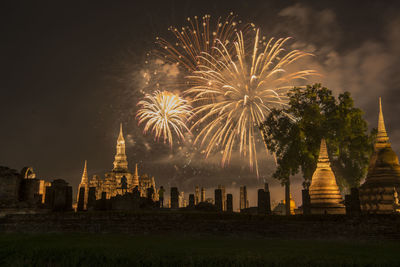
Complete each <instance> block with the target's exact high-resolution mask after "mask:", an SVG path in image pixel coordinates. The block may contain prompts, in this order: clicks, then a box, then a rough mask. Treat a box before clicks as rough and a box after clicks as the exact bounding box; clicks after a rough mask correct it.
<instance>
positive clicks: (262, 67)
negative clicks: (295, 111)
mask: <svg viewBox="0 0 400 267" xmlns="http://www.w3.org/2000/svg"><path fill="white" fill-rule="evenodd" d="M259 36H260V34H259V30H257V31H256V32H255V35H254V39H253V41H252V43H250V45H248V46H246V43H249V42H248V40H245V39H244V35H243V33H242V32H239V33H237V41H235V42H234V48H235V49H234V50H233V52H229V50H228V49H227V47H226V45H224V44H223V43H222V42H217V45H216V46H215V47H214V49H215V51H216V55H211V54H209V53H203V54H202V56H201V58H202V59H203V60H204V61H207V62H208V64H206V65H199V66H198V70H196V71H194V72H193V73H192V75H190V76H189V77H188V79H189V80H190V83H191V87H190V88H189V89H188V90H187V91H186V94H188V95H191V96H192V97H193V100H192V101H193V103H194V105H195V108H194V110H193V112H194V116H193V119H194V125H193V128H196V127H201V130H200V131H199V133H198V135H197V136H196V138H195V143H200V145H201V146H205V149H206V151H207V153H206V155H207V156H208V155H210V153H211V152H213V151H218V150H221V151H222V165H224V164H226V163H227V162H229V160H230V157H231V153H232V151H233V150H234V149H235V148H238V149H239V151H240V153H241V154H242V155H244V156H248V157H249V163H250V166H251V167H253V165H255V167H256V170H257V172H258V165H257V149H256V138H257V136H256V135H257V134H259V133H258V125H260V123H261V122H263V121H264V120H265V118H266V115H267V114H268V113H269V111H270V110H271V108H272V107H279V106H282V105H285V104H286V101H287V97H286V92H287V90H288V89H290V88H292V87H293V83H292V82H294V81H296V80H302V79H306V78H307V77H308V76H310V75H313V74H316V72H315V71H313V70H300V71H288V70H287V68H288V67H289V66H290V65H291V64H292V63H293V62H295V61H297V60H299V59H300V58H302V57H304V56H308V55H310V54H309V53H305V52H302V51H298V50H292V51H285V50H284V46H285V43H286V42H287V41H288V40H289V38H285V39H278V40H276V41H275V40H274V39H273V38H271V39H270V40H269V41H268V42H262V41H260V38H259Z"/></svg>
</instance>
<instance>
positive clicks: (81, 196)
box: [76, 187, 85, 211]
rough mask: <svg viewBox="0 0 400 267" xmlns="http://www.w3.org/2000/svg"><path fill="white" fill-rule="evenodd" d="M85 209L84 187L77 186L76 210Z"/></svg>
mask: <svg viewBox="0 0 400 267" xmlns="http://www.w3.org/2000/svg"><path fill="white" fill-rule="evenodd" d="M84 209H85V187H80V188H79V194H78V205H77V208H76V210H77V211H83V210H84Z"/></svg>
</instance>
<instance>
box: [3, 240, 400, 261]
mask: <svg viewBox="0 0 400 267" xmlns="http://www.w3.org/2000/svg"><path fill="white" fill-rule="evenodd" d="M0 263H1V264H2V265H3V266H399V265H400V242H394V241H380V242H371V241H368V242H367V241H348V240H346V241H344V240H343V241H341V240H334V241H333V240H332V241H329V240H277V239H259V238H243V237H240V238H239V237H236V238H235V237H223V236H197V237H195V236H183V237H180V236H179V237H178V236H173V235H168V236H147V235H146V236H145V235H143V236H125V235H121V234H117V235H111V234H96V235H95V234H40V235H39V234H1V235H0Z"/></svg>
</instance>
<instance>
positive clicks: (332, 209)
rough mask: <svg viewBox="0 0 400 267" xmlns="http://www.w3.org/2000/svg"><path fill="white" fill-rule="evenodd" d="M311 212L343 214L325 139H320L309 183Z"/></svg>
mask: <svg viewBox="0 0 400 267" xmlns="http://www.w3.org/2000/svg"><path fill="white" fill-rule="evenodd" d="M309 190H310V208H311V214H344V213H345V207H344V205H343V204H342V201H343V199H342V195H341V194H340V191H339V187H338V186H337V183H336V178H335V175H334V174H333V171H332V169H331V166H330V162H329V157H328V151H327V148H326V142H325V139H322V140H321V147H320V151H319V156H318V163H317V169H316V170H315V172H314V173H313V176H312V180H311V185H310V189H309Z"/></svg>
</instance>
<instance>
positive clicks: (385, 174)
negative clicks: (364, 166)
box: [360, 98, 400, 214]
mask: <svg viewBox="0 0 400 267" xmlns="http://www.w3.org/2000/svg"><path fill="white" fill-rule="evenodd" d="M399 189H400V165H399V159H398V158H397V155H396V153H395V152H394V151H393V149H392V147H391V145H390V142H389V137H388V135H387V133H386V128H385V122H384V119H383V112H382V103H381V98H379V118H378V134H377V136H376V141H375V144H374V152H373V154H372V156H371V160H370V164H369V167H368V174H367V178H366V179H365V182H364V184H363V185H361V187H360V203H361V210H362V211H364V212H368V213H380V214H382V213H393V212H396V210H397V207H396V206H397V203H396V199H397V191H398V190H399Z"/></svg>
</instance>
